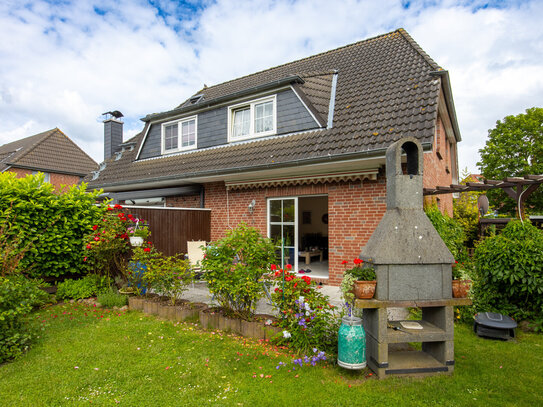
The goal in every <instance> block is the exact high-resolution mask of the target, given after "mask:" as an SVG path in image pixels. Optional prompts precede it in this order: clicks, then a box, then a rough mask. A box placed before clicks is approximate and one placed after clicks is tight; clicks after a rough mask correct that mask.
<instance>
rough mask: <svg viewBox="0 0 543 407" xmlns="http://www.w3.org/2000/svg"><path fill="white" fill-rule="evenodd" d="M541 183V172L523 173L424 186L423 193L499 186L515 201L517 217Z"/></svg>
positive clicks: (520, 214) (542, 177)
mask: <svg viewBox="0 0 543 407" xmlns="http://www.w3.org/2000/svg"><path fill="white" fill-rule="evenodd" d="M541 184H543V174H540V175H525V176H524V177H509V178H504V179H503V180H501V181H500V180H492V179H485V180H484V181H483V182H467V183H466V184H465V185H459V184H451V185H449V186H437V187H435V188H424V189H423V195H425V196H428V195H441V194H452V193H460V192H469V191H487V190H489V189H496V188H501V189H503V190H504V191H505V192H506V193H507V195H509V196H510V197H511V198H512V199H514V200H515V202H516V203H517V210H518V213H519V217H522V214H524V202H525V201H526V199H527V198H528V197H529V196H530V194H532V193H533V192H534V191H535V190H536V189H537V188H538V187H539V186H540V185H541Z"/></svg>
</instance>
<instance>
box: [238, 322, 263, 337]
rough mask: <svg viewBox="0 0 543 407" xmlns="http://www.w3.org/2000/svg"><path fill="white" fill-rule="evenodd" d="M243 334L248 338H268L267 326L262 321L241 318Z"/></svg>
mask: <svg viewBox="0 0 543 407" xmlns="http://www.w3.org/2000/svg"><path fill="white" fill-rule="evenodd" d="M240 328H241V332H240V333H241V335H242V336H245V337H246V338H254V339H266V331H265V329H266V327H265V326H264V324H263V323H262V322H261V321H244V320H241V327H240Z"/></svg>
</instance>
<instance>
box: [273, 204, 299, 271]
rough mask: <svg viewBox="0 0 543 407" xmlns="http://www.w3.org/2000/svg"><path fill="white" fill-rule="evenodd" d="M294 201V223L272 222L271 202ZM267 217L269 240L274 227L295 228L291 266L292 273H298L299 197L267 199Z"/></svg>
mask: <svg viewBox="0 0 543 407" xmlns="http://www.w3.org/2000/svg"><path fill="white" fill-rule="evenodd" d="M288 199H292V200H294V221H293V222H285V221H283V220H281V221H279V222H272V220H271V202H272V201H284V200H288ZM267 201H268V202H267V216H266V223H267V229H268V230H267V232H268V238H271V227H272V225H280V226H284V225H287V226H294V245H291V246H288V247H294V259H292V261H290V265H291V266H292V271H293V272H295V273H297V272H298V254H299V251H298V250H299V249H300V248H299V247H298V237H299V236H298V232H299V231H298V197H297V196H281V197H275V198H268V199H267Z"/></svg>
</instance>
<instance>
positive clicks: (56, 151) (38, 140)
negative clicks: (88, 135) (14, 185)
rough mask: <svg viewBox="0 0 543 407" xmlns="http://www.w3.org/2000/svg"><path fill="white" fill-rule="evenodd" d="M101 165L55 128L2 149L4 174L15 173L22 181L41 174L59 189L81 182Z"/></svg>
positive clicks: (1, 160) (5, 145) (4, 146)
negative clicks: (29, 176)
mask: <svg viewBox="0 0 543 407" xmlns="http://www.w3.org/2000/svg"><path fill="white" fill-rule="evenodd" d="M97 168H98V164H97V163H96V161H94V160H93V159H92V158H91V157H89V156H88V155H87V154H86V153H85V152H84V151H83V150H81V148H79V147H78V146H77V145H76V144H75V143H74V142H73V141H72V140H71V139H69V138H68V137H67V136H66V135H65V134H64V133H63V132H62V131H61V130H59V129H58V128H54V129H51V130H48V131H44V132H43V133H38V134H35V135H33V136H30V137H26V138H24V139H20V140H16V141H13V142H11V143H8V144H4V145H2V146H0V172H5V171H9V172H14V173H16V174H17V177H18V178H21V177H25V176H27V175H31V174H36V173H38V172H41V173H43V174H44V180H45V182H50V183H51V184H53V186H54V187H55V188H56V189H59V188H60V187H61V186H62V185H67V186H70V185H75V184H78V183H79V182H81V180H82V179H83V177H85V175H87V174H88V173H89V172H90V171H93V170H96V169H97Z"/></svg>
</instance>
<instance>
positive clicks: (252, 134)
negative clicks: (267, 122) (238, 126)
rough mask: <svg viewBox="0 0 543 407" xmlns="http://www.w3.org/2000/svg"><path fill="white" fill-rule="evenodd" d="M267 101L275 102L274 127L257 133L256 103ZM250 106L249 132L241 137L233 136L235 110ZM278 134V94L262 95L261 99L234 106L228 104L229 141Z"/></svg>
mask: <svg viewBox="0 0 543 407" xmlns="http://www.w3.org/2000/svg"><path fill="white" fill-rule="evenodd" d="M265 102H273V113H272V119H273V128H272V130H268V131H263V132H260V133H255V105H257V104H260V103H265ZM244 107H249V108H250V110H251V112H250V119H249V120H250V122H249V134H247V135H245V136H240V137H234V136H233V125H234V120H233V119H234V112H235V111H236V110H238V109H241V108H244ZM274 134H277V96H276V95H271V96H266V97H262V98H259V99H254V100H250V101H247V102H243V103H237V104H235V105H232V106H228V142H229V143H232V142H235V141H240V140H248V139H253V138H258V137H265V136H271V135H274Z"/></svg>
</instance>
